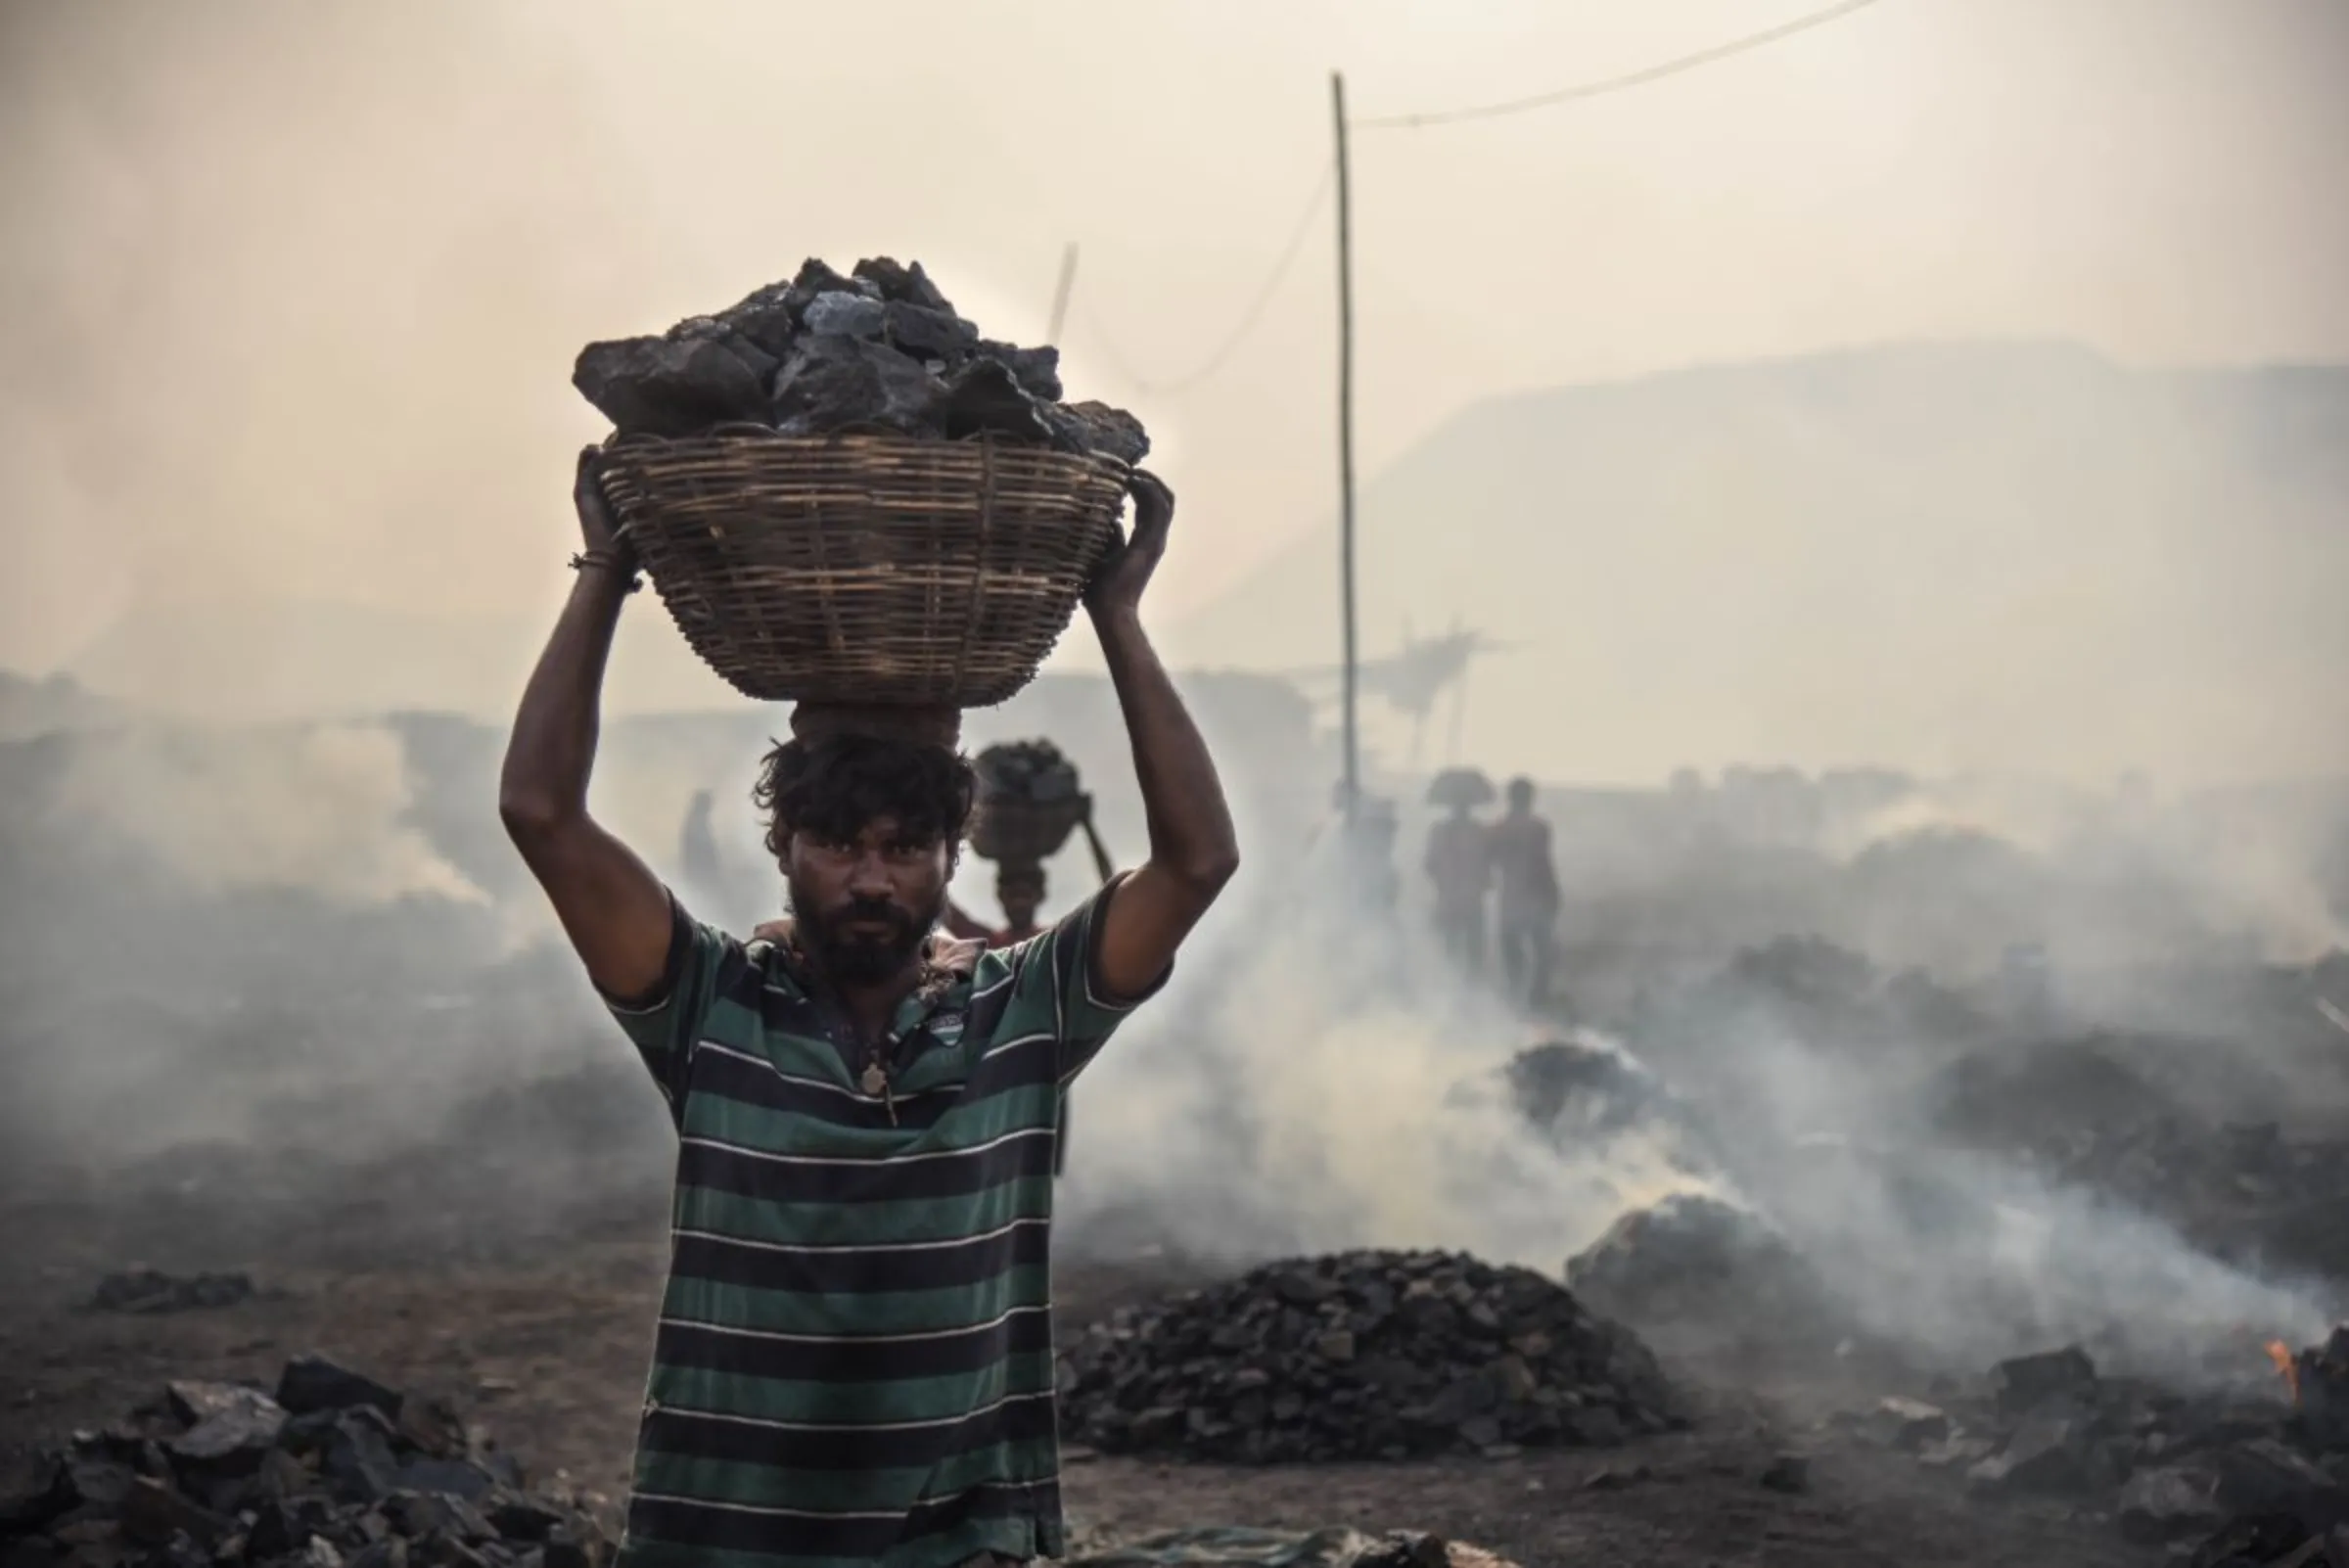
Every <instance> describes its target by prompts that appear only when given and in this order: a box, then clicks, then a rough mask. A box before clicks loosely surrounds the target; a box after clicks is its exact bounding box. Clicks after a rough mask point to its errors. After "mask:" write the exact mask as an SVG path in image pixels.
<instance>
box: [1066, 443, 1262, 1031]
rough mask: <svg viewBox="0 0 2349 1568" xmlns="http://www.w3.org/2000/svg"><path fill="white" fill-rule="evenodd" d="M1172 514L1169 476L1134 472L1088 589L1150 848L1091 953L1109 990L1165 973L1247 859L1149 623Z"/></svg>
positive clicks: (1119, 994) (1108, 913)
mask: <svg viewBox="0 0 2349 1568" xmlns="http://www.w3.org/2000/svg"><path fill="white" fill-rule="evenodd" d="M1173 522H1174V496H1173V495H1171V494H1170V493H1168V491H1167V488H1166V486H1165V485H1164V484H1160V483H1159V482H1158V481H1157V480H1156V479H1154V478H1152V477H1151V476H1149V475H1147V474H1142V473H1139V472H1137V473H1136V474H1135V475H1134V523H1133V534H1132V537H1131V539H1130V540H1129V541H1128V544H1127V546H1126V549H1125V550H1124V552H1123V553H1122V554H1120V555H1119V556H1118V557H1117V559H1116V560H1114V561H1112V562H1111V563H1110V565H1109V566H1108V568H1107V569H1105V570H1104V571H1103V572H1102V574H1101V576H1099V577H1097V578H1096V579H1095V580H1094V583H1093V586H1092V589H1091V591H1090V592H1089V593H1088V594H1087V595H1086V598H1085V608H1086V609H1087V610H1088V611H1089V612H1090V613H1091V615H1092V621H1093V629H1094V631H1095V632H1096V633H1097V634H1098V635H1099V637H1100V639H1101V652H1102V656H1103V658H1104V659H1105V660H1106V661H1107V663H1108V665H1109V678H1110V682H1111V684H1112V685H1114V686H1115V687H1116V688H1117V693H1118V706H1119V708H1120V710H1121V711H1122V712H1123V713H1124V715H1125V717H1126V733H1127V736H1128V739H1130V740H1131V742H1132V744H1133V769H1134V773H1135V775H1136V777H1137V778H1138V780H1139V782H1140V784H1141V790H1142V810H1143V816H1144V819H1145V821H1146V822H1147V824H1148V827H1149V834H1150V854H1149V858H1148V859H1146V860H1144V861H1143V862H1142V865H1141V868H1140V869H1139V870H1137V871H1135V872H1134V873H1133V874H1132V875H1131V876H1129V877H1128V878H1127V879H1126V880H1125V881H1123V882H1121V883H1119V884H1118V887H1117V891H1116V892H1115V893H1114V894H1113V895H1111V897H1110V901H1109V906H1108V907H1107V908H1106V909H1105V910H1103V911H1102V913H1101V917H1100V918H1101V928H1100V935H1099V939H1098V943H1097V945H1096V947H1095V949H1094V953H1095V961H1096V964H1097V974H1098V977H1099V979H1100V982H1101V984H1102V985H1103V986H1104V987H1105V988H1107V990H1108V991H1109V992H1111V996H1112V998H1124V997H1134V996H1139V995H1141V994H1143V993H1144V992H1147V991H1148V990H1149V989H1150V988H1151V987H1152V986H1154V985H1156V984H1157V983H1158V981H1159V979H1160V978H1161V977H1162V976H1163V975H1165V973H1166V972H1167V967H1168V966H1169V965H1170V964H1172V963H1173V962H1174V950H1175V949H1176V948H1177V947H1179V946H1181V945H1182V940H1183V938H1185V937H1187V936H1189V935H1190V933H1191V928H1192V927H1193V926H1196V925H1197V924H1198V923H1199V918H1200V916H1202V915H1204V914H1206V913H1207V909H1208V906H1209V905H1210V904H1212V903H1214V902H1215V900H1216V896H1217V895H1218V894H1220V893H1221V892H1222V891H1223V885H1224V884H1225V883H1227V882H1229V881H1230V880H1231V877H1232V874H1233V873H1234V872H1235V871H1237V870H1238V869H1239V864H1240V848H1239V842H1238V840H1237V839H1236V838H1235V836H1234V835H1233V833H1232V828H1231V812H1230V810H1229V809H1228V808H1227V807H1225V806H1224V804H1223V786H1222V783H1221V780H1219V779H1218V778H1217V777H1216V764H1215V760H1214V759H1213V758H1211V757H1210V756H1208V752H1207V743H1206V742H1205V741H1204V740H1202V739H1201V738H1200V736H1199V728H1198V726H1197V725H1196V724H1194V723H1192V722H1191V715H1190V714H1189V712H1188V711H1187V710H1186V709H1185V708H1184V707H1183V705H1182V698H1181V697H1180V696H1179V695H1178V694H1177V693H1176V692H1175V690H1174V681H1173V680H1172V679H1171V678H1170V677H1169V676H1168V674H1167V669H1166V666H1165V665H1163V664H1161V663H1160V662H1159V658H1158V652H1157V650H1156V649H1154V648H1152V647H1151V646H1150V638H1149V635H1148V633H1146V632H1145V631H1143V629H1142V619H1141V595H1142V589H1143V588H1144V587H1145V586H1146V585H1147V584H1148V582H1149V580H1150V574H1151V572H1152V571H1153V570H1155V569H1156V567H1157V565H1158V562H1159V559H1160V557H1161V556H1163V555H1164V554H1165V553H1166V546H1167V531H1168V529H1169V527H1170V526H1171V525H1172V524H1173Z"/></svg>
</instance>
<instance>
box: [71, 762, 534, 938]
mask: <svg viewBox="0 0 2349 1568" xmlns="http://www.w3.org/2000/svg"><path fill="white" fill-rule="evenodd" d="M413 804H414V799H413V793H412V789H411V784H410V780H409V775H408V761H407V755H406V750H405V747H404V745H403V744H402V741H401V739H400V737H399V736H398V735H397V734H395V733H393V732H392V731H391V729H390V728H388V727H386V726H385V725H382V724H360V723H352V724H328V725H317V726H307V725H304V726H299V727H285V728H276V729H265V730H254V731H248V732H244V733H235V734H224V733H220V732H209V733H207V732H203V731H197V730H188V729H161V728H151V727H138V728H123V729H117V730H112V731H106V732H103V733H99V734H94V735H91V736H89V737H87V738H86V739H85V740H84V742H83V743H82V744H81V745H79V746H76V747H75V748H74V749H73V751H72V753H71V758H70V761H69V764H68V767H67V770H66V775H65V778H64V780H63V783H62V785H61V787H60V790H59V794H58V806H57V807H56V809H57V810H58V811H59V812H60V814H61V815H63V816H64V817H65V818H66V819H67V820H66V821H65V822H63V823H61V824H60V826H61V827H62V828H64V829H65V830H66V831H69V832H75V833H88V834H93V835H97V836H101V837H105V838H111V839H115V840H117V841H119V842H120V843H122V844H123V845H125V846H127V847H129V848H131V849H133V850H134V851H136V852H138V853H144V854H145V855H147V856H149V857H151V858H152V860H153V861H154V862H155V863H157V864H158V865H160V866H161V867H163V868H165V869H167V870H168V871H169V872H171V873H172V874H173V875H175V876H177V877H178V878H180V879H181V880H183V881H185V882H187V883H190V884H192V885H193V886H194V887H195V888H196V889H197V890H199V891H200V892H202V893H204V894H207V895H211V896H214V897H218V896H223V895H228V894H235V893H243V892H250V891H253V890H255V889H272V888H274V889H299V890H301V891H304V892H307V893H310V894H313V895H315V896H316V897H317V898H319V899H323V900H324V901H326V902H327V903H329V904H331V905H334V906H337V907H340V908H360V907H365V906H367V905H371V904H382V903H389V902H393V901H396V900H398V899H445V900H447V901H450V902H453V903H459V904H469V905H479V906H485V905H487V904H488V903H489V901H490V899H489V895H488V894H487V893H486V892H484V890H483V889H482V888H480V887H479V886H477V885H476V884H475V883H474V882H473V881H472V880H471V879H470V878H469V877H467V876H466V874H465V873H464V872H463V871H460V870H459V869H457V867H456V866H454V865H452V864H450V863H449V861H448V860H447V859H446V858H445V857H444V856H443V855H442V854H441V853H439V852H438V850H436V849H435V848H434V847H433V845H432V843H431V841H430V840H429V839H428V838H427V837H426V836H425V834H424V833H423V831H422V830H420V829H419V828H418V827H416V826H415V825H414V824H413V823H412V822H410V821H409V820H408V819H407V813H408V812H409V810H410V809H411V807H412V806H413Z"/></svg>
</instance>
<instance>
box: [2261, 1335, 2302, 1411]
mask: <svg viewBox="0 0 2349 1568" xmlns="http://www.w3.org/2000/svg"><path fill="white" fill-rule="evenodd" d="M2268 1360H2271V1361H2274V1362H2275V1363H2276V1370H2277V1372H2278V1374H2279V1375H2280V1376H2281V1377H2282V1378H2283V1386H2284V1389H2285V1391H2286V1392H2287V1393H2289V1394H2290V1395H2291V1396H2292V1403H2293V1404H2294V1405H2297V1404H2299V1403H2300V1367H2299V1364H2298V1363H2297V1362H2296V1361H2294V1360H2292V1348H2291V1347H2290V1346H2289V1345H2286V1344H2285V1343H2284V1342H2283V1341H2282V1340H2280V1339H2271V1340H2269V1341H2268Z"/></svg>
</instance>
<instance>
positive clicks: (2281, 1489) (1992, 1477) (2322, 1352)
mask: <svg viewBox="0 0 2349 1568" xmlns="http://www.w3.org/2000/svg"><path fill="white" fill-rule="evenodd" d="M2253 1354H2256V1352H2253ZM2293 1382H2294V1384H2295V1385H2296V1388H2297V1393H2296V1395H2287V1394H2286V1392H2285V1385H2284V1383H2283V1381H2282V1379H2281V1378H2279V1379H2278V1382H2277V1386H2276V1387H2275V1388H2273V1389H2270V1388H2264V1387H2261V1388H2246V1389H2245V1390H2244V1391H2242V1392H2239V1393H2235V1394H2227V1393H2216V1394H2199V1395H2188V1394H2182V1393H2177V1392H2173V1391H2165V1390H2162V1389H2160V1388H2157V1387H2155V1386H2153V1385H2150V1384H2147V1383H2145V1382H2142V1381H2139V1380H2134V1379H2126V1378H2113V1377H2105V1376H2100V1375H2099V1374H2098V1372H2097V1370H2096V1363H2095V1361H2094V1360H2091V1359H2090V1358H2089V1356H2088V1354H2087V1353H2086V1352H2085V1351H2083V1350H2081V1349H2079V1348H2078V1347H2077V1346H2070V1347H2066V1348H2064V1349H2062V1350H2056V1351H2049V1352H2045V1353H2042V1354H2039V1355H2034V1356H2022V1357H2017V1358H2015V1359H2013V1360H2005V1361H2001V1362H2000V1363H1999V1364H1998V1365H1997V1366H1995V1367H1993V1368H1992V1369H1991V1372H1990V1375H1989V1377H1988V1378H1987V1379H1986V1380H1985V1381H1984V1382H1983V1384H1982V1385H1981V1386H1980V1387H1978V1388H1973V1389H1964V1390H1957V1391H1955V1392H1954V1393H1953V1395H1952V1397H1950V1398H1948V1399H1945V1400H1942V1401H1940V1402H1939V1403H1936V1404H1925V1403H1922V1402H1919V1401H1913V1400H1906V1399H1887V1400H1885V1401H1883V1402H1882V1403H1881V1404H1880V1405H1879V1406H1878V1407H1876V1409H1875V1410H1873V1411H1871V1412H1866V1413H1864V1414H1856V1415H1853V1416H1851V1417H1848V1418H1847V1419H1848V1421H1849V1423H1850V1424H1851V1426H1852V1427H1853V1428H1855V1429H1856V1430H1857V1431H1858V1432H1859V1433H1860V1434H1861V1435H1863V1436H1865V1437H1866V1438H1869V1439H1871V1440H1873V1441H1878V1442H1882V1443H1886V1444H1889V1445H1891V1446H1893V1447H1895V1448H1897V1449H1900V1450H1902V1451H1904V1452H1907V1453H1911V1454H1913V1455H1915V1457H1916V1459H1917V1461H1918V1462H1919V1463H1920V1464H1924V1465H1928V1466H1932V1467H1935V1468H1941V1469H1947V1470H1950V1471H1953V1472H1961V1473H1962V1474H1963V1475H1964V1478H1965V1484H1966V1487H1967V1489H1968V1490H1969V1491H1970V1492H1971V1493H1972V1494H1973V1495H1974V1496H1976V1497H1977V1498H1980V1499H1986V1500H1995V1499H2006V1498H2014V1497H2028V1496H2036V1497H2042V1498H2055V1499H2066V1500H2069V1501H2071V1502H2073V1503H2075V1504H2077V1505H2079V1506H2082V1507H2084V1508H2086V1509H2089V1510H2091V1511H2095V1512H2099V1513H2103V1514H2105V1515H2108V1516H2109V1517H2110V1518H2111V1519H2112V1520H2113V1522H2114V1524H2115V1526H2116V1527H2117V1528H2118V1529H2119V1530H2120V1531H2121V1533H2122V1534H2123V1535H2125V1536H2127V1537H2128V1538H2130V1539H2131V1540H2134V1541H2138V1542H2142V1543H2144V1544H2146V1545H2163V1544H2167V1545H2170V1546H2172V1548H2173V1549H2174V1551H2175V1553H2176V1557H2175V1560H2177V1561H2179V1562H2182V1563H2186V1564H2188V1565H2190V1568H2237V1565H2240V1568H2267V1565H2269V1564H2271V1563H2273V1562H2277V1561H2289V1562H2291V1563H2292V1564H2294V1565H2295V1568H2326V1565H2327V1564H2330V1565H2331V1568H2349V1418H2344V1412H2349V1329H2338V1330H2335V1331H2334V1333H2333V1335H2332V1337H2331V1339H2330V1340H2329V1341H2328V1342H2327V1343H2326V1344H2325V1345H2324V1346H2320V1347H2317V1348H2314V1349H2310V1350H2307V1351H2304V1352H2302V1353H2300V1354H2299V1355H2298V1356H2297V1357H2296V1358H2294V1359H2293ZM2300 1553H2305V1554H2304V1555H2301V1554H2300Z"/></svg>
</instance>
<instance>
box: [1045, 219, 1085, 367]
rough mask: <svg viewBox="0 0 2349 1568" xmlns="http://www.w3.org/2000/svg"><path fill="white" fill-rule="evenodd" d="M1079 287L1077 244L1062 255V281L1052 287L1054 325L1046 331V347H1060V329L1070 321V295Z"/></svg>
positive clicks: (1073, 241) (1072, 244) (1070, 244)
mask: <svg viewBox="0 0 2349 1568" xmlns="http://www.w3.org/2000/svg"><path fill="white" fill-rule="evenodd" d="M1076 287H1077V242H1076V241H1075V240H1071V241H1070V242H1069V244H1068V249H1067V250H1065V251H1063V252H1061V253H1060V281H1059V282H1058V283H1056V284H1054V285H1053V286H1052V324H1051V325H1050V326H1049V327H1047V328H1045V329H1044V345H1045V346H1047V347H1051V348H1057V347H1059V346H1060V329H1061V327H1062V326H1063V325H1064V324H1066V322H1067V321H1068V319H1069V295H1070V294H1071V292H1073V291H1074V290H1075V289H1076Z"/></svg>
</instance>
